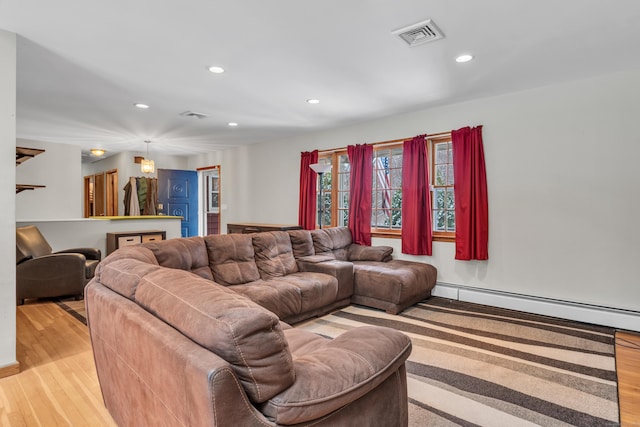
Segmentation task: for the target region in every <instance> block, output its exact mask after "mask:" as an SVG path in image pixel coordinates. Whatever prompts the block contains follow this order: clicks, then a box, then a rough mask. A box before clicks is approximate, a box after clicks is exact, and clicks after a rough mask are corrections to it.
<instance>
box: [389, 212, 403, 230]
mask: <svg viewBox="0 0 640 427" xmlns="http://www.w3.org/2000/svg"><path fill="white" fill-rule="evenodd" d="M391 227H392V228H400V227H402V211H401V210H400V209H392V210H391Z"/></svg>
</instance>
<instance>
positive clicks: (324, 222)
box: [320, 193, 331, 227]
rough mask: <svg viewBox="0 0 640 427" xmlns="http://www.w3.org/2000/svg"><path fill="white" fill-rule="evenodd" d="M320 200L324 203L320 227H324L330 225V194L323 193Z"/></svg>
mask: <svg viewBox="0 0 640 427" xmlns="http://www.w3.org/2000/svg"><path fill="white" fill-rule="evenodd" d="M322 199H323V201H324V214H323V216H322V226H323V227H324V226H329V225H331V194H327V193H323V194H322ZM321 209H322V207H321ZM321 209H320V210H321Z"/></svg>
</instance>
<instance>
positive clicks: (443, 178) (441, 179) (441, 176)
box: [436, 164, 447, 185]
mask: <svg viewBox="0 0 640 427" xmlns="http://www.w3.org/2000/svg"><path fill="white" fill-rule="evenodd" d="M446 184H447V165H446V164H445V165H436V185H446Z"/></svg>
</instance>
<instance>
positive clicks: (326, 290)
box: [278, 261, 338, 318]
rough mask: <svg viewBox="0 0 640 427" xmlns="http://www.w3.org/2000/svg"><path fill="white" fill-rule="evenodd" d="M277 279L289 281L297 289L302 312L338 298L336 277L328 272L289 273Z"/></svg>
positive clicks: (327, 303) (322, 305) (325, 304)
mask: <svg viewBox="0 0 640 427" xmlns="http://www.w3.org/2000/svg"><path fill="white" fill-rule="evenodd" d="M335 262H338V261H335ZM278 281H281V282H286V283H290V284H291V285H293V286H295V287H296V288H297V289H298V293H299V294H300V298H301V307H300V312H302V313H305V312H307V311H312V310H315V309H317V308H321V307H324V306H327V305H329V304H331V303H332V302H334V301H336V300H337V299H338V279H336V278H335V277H333V276H330V275H328V274H324V273H314V272H304V273H291V274H287V275H286V276H284V277H281V278H280V279H278ZM281 318H282V317H281Z"/></svg>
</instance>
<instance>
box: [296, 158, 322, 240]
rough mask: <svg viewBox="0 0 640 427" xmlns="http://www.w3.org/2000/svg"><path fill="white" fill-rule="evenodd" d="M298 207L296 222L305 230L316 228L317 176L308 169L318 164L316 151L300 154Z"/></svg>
mask: <svg viewBox="0 0 640 427" xmlns="http://www.w3.org/2000/svg"><path fill="white" fill-rule="evenodd" d="M300 154H301V155H300V207H299V208H298V222H299V224H300V226H301V227H302V228H304V229H305V230H314V229H315V228H316V180H317V175H316V173H315V172H314V171H313V169H311V168H310V167H309V165H311V164H313V163H318V150H313V151H304V152H302V153H300Z"/></svg>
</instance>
